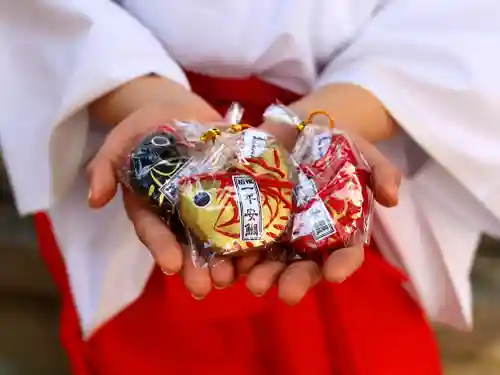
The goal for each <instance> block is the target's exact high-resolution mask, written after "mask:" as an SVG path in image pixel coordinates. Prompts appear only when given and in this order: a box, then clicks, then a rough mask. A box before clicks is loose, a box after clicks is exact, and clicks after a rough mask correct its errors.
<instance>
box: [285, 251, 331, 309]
mask: <svg viewBox="0 0 500 375" xmlns="http://www.w3.org/2000/svg"><path fill="white" fill-rule="evenodd" d="M321 278H322V274H321V270H320V269H319V267H318V265H317V264H316V263H315V262H313V261H300V262H296V263H293V264H291V265H290V266H288V268H287V269H286V270H285V271H284V272H283V274H282V275H281V277H280V278H279V283H278V295H279V298H280V299H281V300H282V301H283V302H285V303H286V304H288V305H295V304H297V303H299V302H300V301H301V300H302V298H304V296H305V295H306V293H307V292H308V291H309V290H310V289H311V288H313V287H314V286H315V285H316V284H317V283H318V282H319V281H320V280H321Z"/></svg>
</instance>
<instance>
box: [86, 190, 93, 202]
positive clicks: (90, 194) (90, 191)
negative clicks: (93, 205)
mask: <svg viewBox="0 0 500 375" xmlns="http://www.w3.org/2000/svg"><path fill="white" fill-rule="evenodd" d="M90 199H92V189H90V188H89V194H88V195H87V200H90Z"/></svg>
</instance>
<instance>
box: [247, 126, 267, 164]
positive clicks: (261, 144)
mask: <svg viewBox="0 0 500 375" xmlns="http://www.w3.org/2000/svg"><path fill="white" fill-rule="evenodd" d="M268 139H269V135H268V134H267V133H264V132H261V131H258V130H253V129H251V130H246V131H245V132H244V133H243V150H242V156H243V157H244V158H257V157H259V156H261V155H262V153H263V152H264V151H266V149H267V144H268Z"/></svg>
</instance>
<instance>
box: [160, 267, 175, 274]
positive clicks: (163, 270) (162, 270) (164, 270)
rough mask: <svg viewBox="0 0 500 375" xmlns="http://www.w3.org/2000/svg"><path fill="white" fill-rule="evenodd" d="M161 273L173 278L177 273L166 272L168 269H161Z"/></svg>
mask: <svg viewBox="0 0 500 375" xmlns="http://www.w3.org/2000/svg"><path fill="white" fill-rule="evenodd" d="M161 272H163V273H164V274H165V275H167V276H172V275H174V274H175V272H172V271H170V270H166V269H164V268H162V269H161Z"/></svg>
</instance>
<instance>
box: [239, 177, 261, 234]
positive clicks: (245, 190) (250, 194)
mask: <svg viewBox="0 0 500 375" xmlns="http://www.w3.org/2000/svg"><path fill="white" fill-rule="evenodd" d="M233 184H234V187H235V188H236V194H237V198H238V199H237V202H238V208H239V213H240V239H241V240H242V241H259V240H262V234H263V227H264V225H263V219H262V212H261V203H260V191H259V186H258V185H257V183H256V182H255V180H254V179H253V178H251V177H249V176H245V175H240V176H233Z"/></svg>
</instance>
